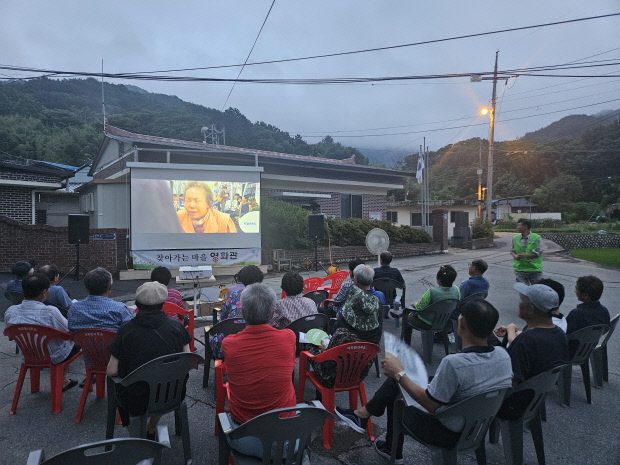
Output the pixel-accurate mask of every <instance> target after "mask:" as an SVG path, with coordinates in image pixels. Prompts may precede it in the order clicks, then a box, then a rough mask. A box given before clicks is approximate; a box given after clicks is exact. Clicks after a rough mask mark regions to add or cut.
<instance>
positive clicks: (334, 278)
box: [319, 271, 349, 299]
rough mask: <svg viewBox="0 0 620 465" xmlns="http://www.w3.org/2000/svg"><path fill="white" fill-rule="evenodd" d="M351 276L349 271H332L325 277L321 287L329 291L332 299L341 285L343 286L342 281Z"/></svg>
mask: <svg viewBox="0 0 620 465" xmlns="http://www.w3.org/2000/svg"><path fill="white" fill-rule="evenodd" d="M348 277H349V272H348V271H338V272H336V273H332V274H330V275H329V276H327V277H325V278H323V280H322V282H321V284H320V286H319V289H325V290H326V291H329V297H328V298H329V299H332V298H333V297H334V296H335V295H336V294H337V293H338V291H339V290H340V286H342V283H343V282H344V280H345V279H347V278H348ZM330 281H331V284H330V285H327V284H326V283H329V282H330Z"/></svg>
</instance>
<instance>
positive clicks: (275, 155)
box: [89, 124, 414, 176]
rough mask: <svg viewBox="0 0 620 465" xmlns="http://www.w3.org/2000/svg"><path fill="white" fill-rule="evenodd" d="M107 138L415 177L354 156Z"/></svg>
mask: <svg viewBox="0 0 620 465" xmlns="http://www.w3.org/2000/svg"><path fill="white" fill-rule="evenodd" d="M105 135H106V136H107V137H108V138H109V139H113V140H117V141H120V142H127V143H137V144H140V143H143V144H150V145H159V146H166V147H175V148H177V149H181V150H190V151H194V150H195V151H197V152H198V151H201V152H219V153H232V154H245V155H249V156H252V157H253V156H255V155H258V157H259V159H263V160H265V161H267V160H272V161H280V162H284V163H286V162H292V163H295V162H302V163H311V164H317V165H323V167H324V168H329V167H330V166H331V167H334V168H335V167H339V168H345V167H346V168H349V169H350V170H352V171H367V172H368V171H371V172H377V173H381V174H386V175H392V176H394V175H398V176H413V175H414V173H407V172H402V171H397V170H392V169H386V168H377V167H374V166H366V165H357V164H355V155H352V156H351V157H350V158H347V159H344V160H335V159H331V158H321V157H312V156H307V155H296V154H292V153H280V152H270V151H266V150H256V149H248V148H243V147H231V146H223V145H213V144H206V143H204V142H196V141H187V140H181V139H172V138H167V137H159V136H149V135H144V134H136V133H133V132H129V131H126V130H124V129H121V128H117V127H115V126H111V125H110V124H106V126H105ZM102 153H103V146H102V149H100V150H99V153H98V154H97V157H96V159H95V161H94V163H93V165H92V167H91V170H90V172H89V174H90V175H92V174H93V171H94V169H95V167H96V166H97V165H98V162H99V159H100V157H101V154H102Z"/></svg>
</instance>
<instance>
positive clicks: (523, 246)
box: [510, 218, 543, 284]
mask: <svg viewBox="0 0 620 465" xmlns="http://www.w3.org/2000/svg"><path fill="white" fill-rule="evenodd" d="M531 227H532V222H531V221H530V220H528V219H527V218H520V219H519V221H517V232H518V233H519V234H517V235H516V236H514V237H513V238H512V250H511V251H510V255H511V256H512V258H513V262H512V268H513V269H514V271H515V275H516V278H517V282H520V283H525V284H535V283H537V282H538V281H539V280H540V279H541V278H542V271H543V264H542V248H541V239H540V236H539V235H538V234H534V233H533V232H532V231H530V229H531Z"/></svg>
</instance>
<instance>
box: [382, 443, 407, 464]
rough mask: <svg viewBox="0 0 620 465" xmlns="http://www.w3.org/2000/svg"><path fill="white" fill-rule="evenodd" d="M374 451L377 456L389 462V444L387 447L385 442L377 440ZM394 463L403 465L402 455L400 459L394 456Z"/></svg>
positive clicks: (390, 448) (390, 449) (390, 446)
mask: <svg viewBox="0 0 620 465" xmlns="http://www.w3.org/2000/svg"><path fill="white" fill-rule="evenodd" d="M375 450H376V451H377V454H379V455H380V456H381V457H383V458H386V459H388V460H390V452H391V451H392V445H391V444H390V445H388V444H387V442H385V441H382V440H377V441H375ZM394 463H395V464H396V465H404V463H405V461H404V460H403V456H402V453H401V456H400V457H398V456H396V460H394Z"/></svg>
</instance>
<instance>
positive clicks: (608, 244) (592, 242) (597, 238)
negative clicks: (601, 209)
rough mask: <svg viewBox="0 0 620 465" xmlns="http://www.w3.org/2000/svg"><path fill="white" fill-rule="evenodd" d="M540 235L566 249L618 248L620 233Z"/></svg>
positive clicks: (619, 245)
mask: <svg viewBox="0 0 620 465" xmlns="http://www.w3.org/2000/svg"><path fill="white" fill-rule="evenodd" d="M540 236H541V237H542V238H543V239H549V240H550V241H553V242H555V243H556V244H558V245H561V246H562V247H564V248H565V249H567V250H570V249H617V248H620V234H581V233H572V234H560V233H545V234H541V235H540Z"/></svg>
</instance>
